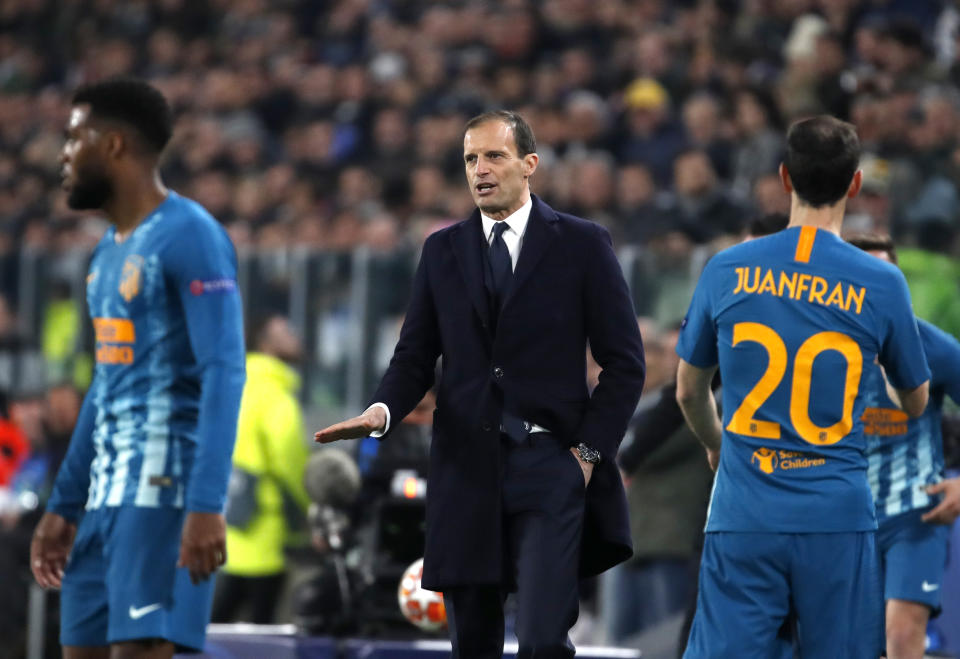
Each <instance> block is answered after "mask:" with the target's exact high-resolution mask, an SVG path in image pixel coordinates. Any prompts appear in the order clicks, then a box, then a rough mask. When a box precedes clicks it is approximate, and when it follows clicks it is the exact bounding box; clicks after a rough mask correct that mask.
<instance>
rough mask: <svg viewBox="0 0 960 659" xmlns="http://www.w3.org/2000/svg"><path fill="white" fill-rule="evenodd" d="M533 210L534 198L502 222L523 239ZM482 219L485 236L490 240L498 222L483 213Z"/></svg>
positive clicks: (481, 214)
mask: <svg viewBox="0 0 960 659" xmlns="http://www.w3.org/2000/svg"><path fill="white" fill-rule="evenodd" d="M532 208H533V197H530V198H529V199H527V203H525V204H524V205H523V206H521V207H520V208H518V209H517V210H515V211H514V212H513V215H511V216H509V217H508V218H507V219H505V220H500V221H501V222H506V223H507V225H508V226H509V227H510V230H511V231H513V232H514V233H516V234H517V235H518V236H521V237H522V236H523V232H524V231H526V229H527V221H528V220H529V219H530V209H532ZM480 219H481V220H482V221H483V236H484V238H486V239H487V240H489V239H490V234H491V233H492V232H493V225H494V224H496V223H497V220H494V219H493V218H490V217H487V216H486V215H484V214H483V213H480Z"/></svg>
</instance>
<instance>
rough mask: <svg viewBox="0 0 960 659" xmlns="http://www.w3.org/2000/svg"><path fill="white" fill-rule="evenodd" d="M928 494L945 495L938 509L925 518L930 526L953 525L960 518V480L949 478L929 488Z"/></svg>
mask: <svg viewBox="0 0 960 659" xmlns="http://www.w3.org/2000/svg"><path fill="white" fill-rule="evenodd" d="M927 494H930V495H934V494H943V500H942V501H941V502H940V503H939V504H938V505H937V507H936V508H934V509H933V510H931V511H930V512H928V513H927V514H925V515H924V516H923V518H922V519H923V521H924V522H928V523H930V524H953V521H954V520H955V519H957V517H958V516H960V478H948V479H946V480H944V481H940V482H939V483H934V484H933V485H930V486H928V487H927Z"/></svg>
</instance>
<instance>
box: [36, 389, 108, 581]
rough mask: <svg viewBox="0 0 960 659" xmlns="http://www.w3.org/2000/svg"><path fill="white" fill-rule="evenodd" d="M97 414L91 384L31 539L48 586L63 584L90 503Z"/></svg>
mask: <svg viewBox="0 0 960 659" xmlns="http://www.w3.org/2000/svg"><path fill="white" fill-rule="evenodd" d="M96 417H97V412H96V405H95V404H94V402H93V387H92V386H91V387H90V390H89V391H88V392H87V395H86V397H85V398H84V400H83V406H82V407H81V408H80V415H79V416H78V417H77V425H76V426H74V428H73V436H72V437H71V438H70V446H69V447H68V448H67V454H66V456H65V457H64V459H63V462H62V463H61V464H60V469H59V471H57V477H56V479H55V480H54V483H53V491H52V493H51V494H50V499H49V500H48V501H47V508H46V512H45V513H44V515H43V517H41V518H40V521H39V522H38V523H37V528H36V529H35V530H34V532H33V539H32V540H31V542H30V568H31V570H32V571H33V576H34V578H35V579H36V580H37V583H38V584H40V585H41V586H42V587H44V588H59V587H60V580H61V579H62V577H63V568H64V567H65V566H66V564H67V556H69V554H70V548H71V546H72V545H73V536H74V534H75V533H76V530H77V519H78V518H79V517H80V513H81V511H82V510H83V506H84V504H86V502H87V496H88V494H89V488H90V463H91V462H93V458H94V455H95V454H96V450H95V449H94V445H93V428H94V423H95V421H96Z"/></svg>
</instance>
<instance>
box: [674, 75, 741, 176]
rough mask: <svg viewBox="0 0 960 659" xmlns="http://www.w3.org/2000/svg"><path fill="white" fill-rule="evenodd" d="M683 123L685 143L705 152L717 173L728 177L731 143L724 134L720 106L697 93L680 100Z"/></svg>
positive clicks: (709, 98)
mask: <svg viewBox="0 0 960 659" xmlns="http://www.w3.org/2000/svg"><path fill="white" fill-rule="evenodd" d="M683 126H684V131H685V132H686V135H687V143H688V145H689V146H690V147H692V148H695V149H699V150H701V151H704V152H706V154H707V155H708V156H710V163H711V164H712V165H713V169H714V171H716V173H717V176H718V177H720V178H721V179H724V180H726V179H729V178H730V169H731V160H732V158H733V144H732V143H731V141H730V140H729V139H728V137H727V136H726V135H725V134H724V124H723V118H722V117H721V116H720V107H719V105H718V104H717V101H716V100H715V99H714V98H713V96H712V95H710V94H706V93H701V94H697V95H695V96H691V97H690V98H689V99H688V100H687V102H686V103H684V105H683Z"/></svg>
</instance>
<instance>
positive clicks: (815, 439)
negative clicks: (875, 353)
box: [727, 323, 863, 446]
mask: <svg viewBox="0 0 960 659" xmlns="http://www.w3.org/2000/svg"><path fill="white" fill-rule="evenodd" d="M744 341H751V342H753V343H759V344H760V345H761V346H763V348H764V350H766V351H767V355H768V357H769V360H768V362H767V370H766V371H764V373H763V375H762V376H761V378H760V380H759V381H758V382H757V384H755V385H754V387H753V389H751V390H750V393H748V394H747V396H746V398H744V399H743V402H742V403H740V407H738V408H737V409H736V411H735V412H734V413H733V415H732V416H731V417H730V423H728V424H727V430H729V431H730V432H735V433H737V434H738V435H746V436H748V437H760V438H762V439H780V424H779V423H775V422H773V421H761V420H760V419H756V418H754V415H755V414H756V413H757V411H758V410H759V409H760V407H762V406H763V404H764V403H765V402H766V401H767V398H769V397H770V395H771V394H772V393H773V392H774V390H776V388H777V387H778V386H779V385H780V381H781V380H783V376H784V374H785V373H786V372H787V358H788V356H787V346H786V345H785V344H784V342H783V339H781V338H780V335H779V334H777V333H776V332H775V331H774V330H773V329H771V328H770V327H767V326H766V325H763V324H762V323H737V324H736V325H734V326H733V345H734V346H736V345H738V344H739V343H742V342H744ZM826 350H836V351H837V352H839V353H840V354H841V355H843V357H844V359H846V362H847V369H846V382H845V384H844V389H843V414H842V415H841V417H840V420H839V421H837V422H836V423H834V424H833V425H832V426H827V427H825V428H824V427H821V426H818V425H817V424H815V423H814V422H813V421H812V420H811V419H810V377H811V374H812V373H813V361H814V360H815V359H816V358H817V356H818V355H820V353H822V352H824V351H826ZM862 372H863V355H862V354H861V352H860V346H858V345H857V343H856V341H854V340H853V339H851V338H850V337H849V336H847V335H846V334H842V333H840V332H818V333H816V334H814V335H813V336H811V337H810V338H808V339H807V340H806V341H804V342H803V344H802V345H801V346H800V348H799V349H798V350H797V354H796V355H794V358H793V383H792V386H791V389H790V421H791V422H792V423H793V427H794V430H796V431H797V434H798V435H800V437H801V438H802V439H803V440H804V441H806V442H808V443H810V444H818V445H821V446H823V445H828V444H836V443H837V442H839V441H840V440H841V439H843V438H844V437H846V436H847V434H848V433H849V432H850V429H851V428H853V402H854V400H855V399H856V397H857V391H858V390H859V389H860V374H861V373H862Z"/></svg>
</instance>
